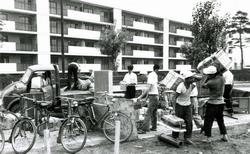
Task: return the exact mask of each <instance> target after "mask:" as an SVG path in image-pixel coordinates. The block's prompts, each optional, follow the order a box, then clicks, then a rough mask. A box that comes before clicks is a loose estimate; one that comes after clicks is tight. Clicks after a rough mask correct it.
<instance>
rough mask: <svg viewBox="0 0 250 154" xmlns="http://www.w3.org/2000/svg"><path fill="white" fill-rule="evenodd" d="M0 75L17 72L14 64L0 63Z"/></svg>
mask: <svg viewBox="0 0 250 154" xmlns="http://www.w3.org/2000/svg"><path fill="white" fill-rule="evenodd" d="M0 68H1V69H0V73H10V72H16V71H17V65H16V63H0Z"/></svg>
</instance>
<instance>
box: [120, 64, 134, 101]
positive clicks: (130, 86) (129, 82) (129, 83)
mask: <svg viewBox="0 0 250 154" xmlns="http://www.w3.org/2000/svg"><path fill="white" fill-rule="evenodd" d="M133 68H134V66H133V65H129V66H128V73H126V74H125V76H124V78H123V82H124V83H125V84H126V92H125V98H129V99H130V98H135V91H136V90H135V85H136V84H137V75H136V74H135V73H134V72H132V71H133Z"/></svg>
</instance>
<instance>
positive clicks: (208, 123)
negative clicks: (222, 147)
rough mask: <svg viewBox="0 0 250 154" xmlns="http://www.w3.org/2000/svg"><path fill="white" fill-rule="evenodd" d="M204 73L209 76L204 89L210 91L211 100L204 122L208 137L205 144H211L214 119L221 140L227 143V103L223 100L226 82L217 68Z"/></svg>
mask: <svg viewBox="0 0 250 154" xmlns="http://www.w3.org/2000/svg"><path fill="white" fill-rule="evenodd" d="M203 73H204V74H206V75H207V79H206V80H205V82H204V84H203V87H205V88H208V89H209V99H208V101H207V108H206V114H205V121H204V127H203V129H204V131H205V136H206V137H207V138H206V139H205V140H203V141H204V142H211V139H210V138H211V136H212V135H211V133H212V126H213V122H214V119H216V120H217V123H218V126H219V129H220V134H221V135H222V138H221V140H222V141H225V142H227V141H228V137H227V130H226V127H225V123H224V117H223V110H224V106H225V102H224V100H223V94H224V86H225V80H224V78H223V76H222V74H221V73H220V72H217V68H216V67H215V66H209V67H208V68H205V69H204V70H203Z"/></svg>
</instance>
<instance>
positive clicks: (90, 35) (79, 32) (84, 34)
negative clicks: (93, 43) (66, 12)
mask: <svg viewBox="0 0 250 154" xmlns="http://www.w3.org/2000/svg"><path fill="white" fill-rule="evenodd" d="M68 36H69V37H73V38H82V39H93V40H99V39H100V36H101V32H99V31H91V30H85V29H75V28H68Z"/></svg>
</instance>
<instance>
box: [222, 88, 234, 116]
mask: <svg viewBox="0 0 250 154" xmlns="http://www.w3.org/2000/svg"><path fill="white" fill-rule="evenodd" d="M232 88H233V86H232V85H225V91H224V95H223V97H224V99H225V103H226V107H227V109H228V110H227V111H228V113H233V106H232V96H231V94H232Z"/></svg>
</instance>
